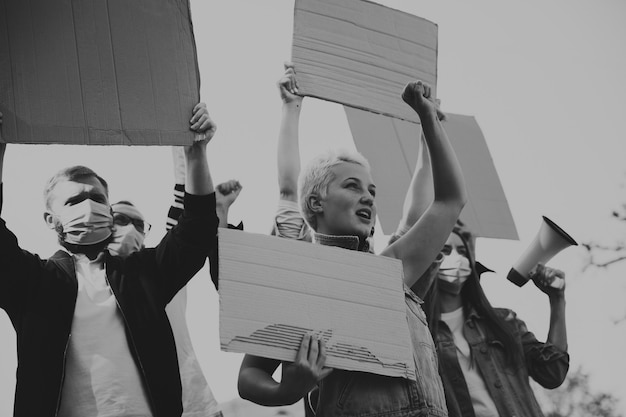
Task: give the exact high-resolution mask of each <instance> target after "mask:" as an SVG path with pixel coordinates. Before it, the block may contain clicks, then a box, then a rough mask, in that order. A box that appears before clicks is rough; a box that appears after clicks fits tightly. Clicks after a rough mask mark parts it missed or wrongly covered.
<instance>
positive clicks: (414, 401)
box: [313, 233, 448, 417]
mask: <svg viewBox="0 0 626 417" xmlns="http://www.w3.org/2000/svg"><path fill="white" fill-rule="evenodd" d="M313 238H314V242H316V243H318V244H322V245H332V246H341V247H344V248H346V249H357V248H358V249H359V250H362V251H368V250H369V247H368V245H367V244H365V245H362V247H358V238H356V237H353V236H327V235H322V234H319V233H315V234H314V236H313ZM353 239H356V241H355V242H353V241H352V240H353ZM404 293H405V297H404V299H405V302H406V318H407V324H408V327H409V332H410V335H411V342H412V344H413V360H414V361H415V373H416V376H417V381H411V380H408V379H405V378H394V377H389V376H383V375H377V374H370V373H366V372H355V371H344V370H340V369H335V370H334V371H333V372H332V373H331V374H330V375H329V376H327V377H326V378H324V379H323V380H322V381H321V382H320V384H319V399H318V402H317V408H316V415H317V417H339V416H360V417H409V416H424V417H426V416H434V417H447V416H448V412H447V410H446V401H445V396H444V391H443V385H442V383H441V378H440V377H439V372H438V367H437V365H438V359H437V353H436V350H435V344H434V342H433V338H432V336H431V334H430V330H429V329H428V324H427V321H426V315H425V314H424V311H423V310H422V306H421V304H422V301H421V300H420V299H419V297H417V295H415V294H414V293H413V292H412V291H411V290H410V289H408V288H407V287H406V286H405V287H404Z"/></svg>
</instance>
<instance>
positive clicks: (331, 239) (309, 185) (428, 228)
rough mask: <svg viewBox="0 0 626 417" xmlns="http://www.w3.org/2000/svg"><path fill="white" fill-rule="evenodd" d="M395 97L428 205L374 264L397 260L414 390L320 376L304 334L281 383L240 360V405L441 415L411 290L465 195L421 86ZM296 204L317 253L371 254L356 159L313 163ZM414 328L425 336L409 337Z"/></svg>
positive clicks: (370, 198)
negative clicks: (409, 117)
mask: <svg viewBox="0 0 626 417" xmlns="http://www.w3.org/2000/svg"><path fill="white" fill-rule="evenodd" d="M402 98H403V100H404V101H405V102H406V103H407V104H408V105H410V106H411V107H412V108H413V109H414V110H415V111H416V113H417V114H418V115H419V117H420V120H421V122H422V125H423V128H424V136H425V138H426V141H427V142H428V144H429V145H430V146H429V151H430V155H431V158H432V161H433V169H434V174H435V175H434V178H435V193H434V196H435V198H434V201H433V202H432V203H431V204H430V206H429V207H428V209H427V210H426V212H425V213H424V215H423V216H422V217H421V218H420V220H419V221H418V222H417V223H416V224H415V225H414V226H413V227H412V228H411V229H410V230H409V231H408V232H407V233H406V234H405V235H404V236H402V237H401V238H399V239H398V240H397V241H396V242H394V243H393V244H391V245H389V246H388V247H387V248H385V249H384V250H383V251H382V253H381V255H382V256H389V257H392V258H396V259H400V260H401V261H402V265H403V270H404V279H405V294H406V296H405V302H406V308H407V321H408V323H409V329H410V333H411V340H412V342H413V346H414V351H413V358H414V361H415V363H416V368H417V369H420V370H421V372H420V374H419V377H418V378H417V381H410V380H407V379H404V378H392V377H385V376H380V375H374V374H369V373H365V372H350V371H343V370H331V369H328V368H326V367H325V359H326V352H325V345H324V343H323V341H322V340H321V339H320V338H318V337H317V336H316V335H310V334H308V335H305V336H304V337H303V339H302V342H301V345H300V349H299V351H298V353H297V355H296V359H295V361H294V362H293V363H283V364H282V365H283V366H282V377H281V381H280V382H277V381H275V380H274V379H273V378H272V374H273V372H274V371H275V369H276V368H277V367H278V365H279V364H280V362H279V361H276V360H273V359H267V358H260V357H255V356H252V355H246V356H245V358H244V360H243V362H242V365H241V369H240V372H239V381H238V388H239V393H240V395H241V397H242V398H244V399H248V400H250V401H253V402H255V403H258V404H262V405H284V404H292V403H294V402H296V401H298V400H299V399H300V398H302V397H304V396H305V395H306V394H307V393H308V392H310V391H311V390H312V389H313V388H314V387H315V386H316V385H318V384H319V399H318V402H317V406H316V414H317V415H318V416H336V415H369V416H388V415H402V414H405V415H417V414H419V415H424V416H439V417H442V416H447V412H446V406H445V399H444V394H443V387H442V385H441V380H440V377H439V375H438V372H437V359H436V354H435V352H434V350H433V349H432V339H430V342H431V344H430V345H429V344H428V343H426V344H425V345H424V344H422V342H423V340H422V337H423V335H424V334H427V335H429V333H428V328H427V327H426V318H425V315H424V312H423V311H422V309H421V307H420V305H419V303H420V301H419V299H418V298H417V297H416V296H415V294H413V292H412V291H411V290H410V289H409V287H410V286H412V285H413V284H414V283H415V281H417V280H418V279H419V277H421V276H422V274H423V273H424V272H425V271H426V270H427V269H428V267H429V266H430V264H431V263H432V261H433V259H435V257H436V255H437V254H438V252H439V250H440V248H441V246H442V245H443V244H444V243H445V240H446V238H447V237H448V235H449V233H450V231H451V230H452V227H453V226H454V222H455V220H456V218H457V217H458V215H459V214H460V212H461V209H462V208H463V206H464V204H465V201H466V191H465V184H464V181H463V176H462V174H461V170H460V166H459V164H458V161H457V159H456V155H455V154H454V151H453V150H452V147H451V146H450V143H449V141H448V139H447V136H446V134H445V131H444V130H443V129H442V127H441V124H440V122H439V120H438V119H437V111H436V104H435V103H434V101H433V98H432V97H431V90H430V87H429V86H428V85H426V84H424V83H422V82H421V81H416V82H412V83H409V84H408V85H407V86H406V87H405V89H404V91H403V93H402ZM298 195H299V203H300V209H301V211H302V213H303V216H304V218H305V221H306V222H307V224H308V225H309V227H310V228H311V230H312V231H313V232H314V233H313V242H314V243H315V244H322V245H330V246H337V247H340V248H343V249H349V250H358V251H365V252H367V251H369V245H368V238H369V236H370V235H371V228H372V227H373V225H374V219H375V216H376V205H375V203H374V202H375V196H376V186H375V184H374V183H373V180H372V177H371V172H370V168H369V164H368V162H367V160H366V159H365V158H363V157H362V156H361V155H360V154H358V153H354V152H352V153H351V152H329V153H327V154H324V155H321V156H320V157H318V158H316V159H314V160H313V161H311V162H310V163H309V165H308V166H307V168H306V169H305V170H304V171H303V172H302V173H301V174H300V180H299V193H298ZM338 250H339V249H338ZM364 319H365V318H364ZM420 326H421V329H422V330H423V331H416V329H419V328H420ZM424 346H425V347H424ZM429 347H430V348H429Z"/></svg>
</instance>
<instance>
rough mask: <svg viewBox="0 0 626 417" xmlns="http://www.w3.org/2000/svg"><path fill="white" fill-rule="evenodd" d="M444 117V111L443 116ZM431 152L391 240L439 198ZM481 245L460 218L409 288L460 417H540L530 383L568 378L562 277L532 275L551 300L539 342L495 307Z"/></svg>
mask: <svg viewBox="0 0 626 417" xmlns="http://www.w3.org/2000/svg"><path fill="white" fill-rule="evenodd" d="M440 120H445V114H443V113H440ZM444 127H445V123H444ZM427 147H428V145H427V143H426V142H425V141H422V145H421V147H420V151H419V154H418V161H417V166H416V169H415V172H414V175H413V178H412V180H411V186H410V188H409V192H408V193H407V196H406V199H405V203H404V208H403V216H402V220H401V222H400V226H399V227H398V230H397V231H396V233H394V235H393V236H392V237H391V241H394V240H396V239H398V238H399V237H400V236H402V235H403V234H404V233H406V231H407V230H409V229H410V228H411V226H412V225H413V224H415V223H416V222H417V221H418V219H419V218H420V217H421V216H422V215H423V213H424V212H425V211H426V209H427V207H428V205H429V204H430V203H431V202H432V200H433V176H432V169H431V164H430V158H429V156H428V152H427ZM475 248H476V239H475V237H474V235H473V234H472V233H471V231H470V230H469V229H468V228H467V227H466V226H465V225H464V224H463V223H462V222H461V221H460V220H457V224H456V225H455V227H454V229H453V232H452V233H451V234H450V236H449V237H448V240H447V241H446V243H445V245H444V246H443V250H442V251H441V253H440V254H439V256H438V257H437V259H436V261H435V262H433V264H432V265H431V266H430V268H429V271H428V272H427V273H426V274H424V276H423V277H422V278H421V279H420V280H419V281H418V282H417V283H416V284H414V285H413V287H411V288H412V289H413V291H414V292H415V293H416V294H418V295H419V296H420V297H422V298H424V299H425V303H424V309H425V310H426V315H427V317H428V322H429V328H430V329H431V331H432V335H433V337H434V339H435V342H436V345H437V352H438V354H439V365H440V374H441V378H442V381H443V385H444V390H445V394H446V403H447V407H448V412H449V414H450V416H454V417H461V416H463V417H465V416H469V417H473V416H476V417H488V416H505V415H515V416H533V417H534V416H542V415H543V414H542V413H541V410H540V409H539V406H538V404H537V401H536V400H535V397H534V394H533V392H532V390H531V388H530V386H529V382H528V378H529V375H530V376H531V377H532V378H533V379H535V380H536V381H537V382H538V383H539V384H541V385H542V386H544V387H546V388H555V387H557V386H559V385H560V384H561V383H562V382H563V380H564V379H565V376H566V374H567V370H568V368H569V356H568V354H567V335H566V328H565V297H564V291H563V290H556V289H554V288H552V287H550V286H549V283H550V282H551V281H552V280H553V279H554V277H563V276H564V274H563V272H562V271H559V270H556V269H552V268H549V267H544V266H543V265H539V266H538V267H537V270H536V271H535V275H534V276H533V281H534V282H535V285H536V286H537V287H538V288H539V289H540V290H541V291H543V292H544V293H546V294H547V295H548V297H549V300H550V312H551V313H550V330H549V332H548V341H547V343H541V342H538V341H537V339H536V338H535V336H534V335H533V334H532V333H530V332H529V331H528V330H527V328H526V326H525V324H524V323H523V322H522V321H521V320H519V319H518V318H517V316H516V315H515V313H514V312H513V311H511V310H508V309H500V308H493V307H492V306H491V304H490V303H489V301H488V300H487V298H486V296H485V293H484V292H483V290H482V287H481V285H480V276H481V274H483V273H485V272H493V271H492V270H490V269H489V268H487V267H485V266H484V265H482V264H481V263H480V262H478V261H476V258H475Z"/></svg>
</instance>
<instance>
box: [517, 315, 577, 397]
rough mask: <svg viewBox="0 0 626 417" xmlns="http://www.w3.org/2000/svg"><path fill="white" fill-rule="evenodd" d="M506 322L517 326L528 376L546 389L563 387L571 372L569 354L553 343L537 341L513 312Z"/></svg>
mask: <svg viewBox="0 0 626 417" xmlns="http://www.w3.org/2000/svg"><path fill="white" fill-rule="evenodd" d="M509 311H510V310H509ZM506 320H507V321H510V322H512V323H513V324H514V325H515V328H516V329H517V332H518V334H519V335H520V337H521V342H522V348H523V351H524V359H525V361H526V368H527V370H528V375H530V376H531V377H532V378H533V379H534V380H535V381H537V383H539V384H540V385H541V386H542V387H544V388H548V389H553V388H556V387H558V386H559V385H561V384H562V383H563V381H564V380H565V377H566V376H567V371H568V370H569V354H568V353H567V352H564V351H562V350H561V349H559V348H557V347H556V346H554V345H553V344H552V343H544V342H540V341H539V340H537V338H536V337H535V335H534V334H533V333H532V332H530V331H529V330H528V328H527V327H526V324H525V323H524V322H523V321H522V320H520V319H519V318H517V316H516V314H515V313H514V312H513V311H510V313H509V314H508V317H507V318H506Z"/></svg>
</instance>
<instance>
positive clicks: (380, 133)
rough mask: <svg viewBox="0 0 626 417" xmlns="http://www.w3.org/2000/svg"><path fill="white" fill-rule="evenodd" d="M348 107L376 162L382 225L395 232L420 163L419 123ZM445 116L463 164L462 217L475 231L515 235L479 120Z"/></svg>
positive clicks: (357, 136) (362, 144) (363, 148)
mask: <svg viewBox="0 0 626 417" xmlns="http://www.w3.org/2000/svg"><path fill="white" fill-rule="evenodd" d="M407 107H408V106H407ZM344 109H345V111H346V115H347V116H348V123H349V125H350V130H351V132H352V136H353V138H354V142H355V144H356V147H357V149H358V150H359V151H360V152H361V153H362V154H363V155H364V156H365V157H366V158H367V159H368V160H369V162H370V165H371V167H372V176H373V178H374V181H375V182H376V185H377V198H376V204H377V206H378V217H379V219H380V222H381V226H382V228H383V231H384V233H385V234H391V233H393V232H394V231H395V230H396V228H397V227H398V224H399V222H400V218H401V216H402V205H403V202H404V197H405V195H406V192H407V190H408V187H409V184H410V182H411V177H412V175H413V171H414V169H415V166H416V161H417V156H418V152H419V147H420V143H421V139H420V138H421V134H422V133H421V129H420V126H419V125H416V124H414V123H408V122H405V121H402V120H398V119H393V118H390V117H385V116H381V115H377V114H373V113H370V112H365V111H361V110H357V109H352V108H350V107H344ZM447 116H448V120H447V121H445V122H444V123H443V126H444V128H445V130H446V133H447V135H448V138H449V139H450V142H451V144H452V147H453V148H454V151H455V153H456V155H457V157H458V159H459V163H460V164H461V168H462V170H463V175H464V177H465V184H466V186H467V190H468V202H467V204H466V205H465V208H464V209H463V211H462V212H461V220H462V221H463V222H464V223H466V224H467V226H468V227H469V228H470V230H472V232H474V233H475V234H476V236H479V237H489V238H500V239H514V240H517V239H518V235H517V229H516V228H515V223H514V221H513V216H512V214H511V210H510V208H509V204H508V202H507V200H506V196H505V195H504V190H503V188H502V184H501V183H500V178H499V177H498V173H497V171H496V168H495V165H494V163H493V159H492V158H491V154H490V153H489V148H488V147H487V143H486V142H485V138H484V136H483V134H482V132H481V130H480V127H479V126H478V123H477V122H476V119H475V118H474V117H472V116H463V115H458V114H450V113H447ZM431 198H432V197H431Z"/></svg>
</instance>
